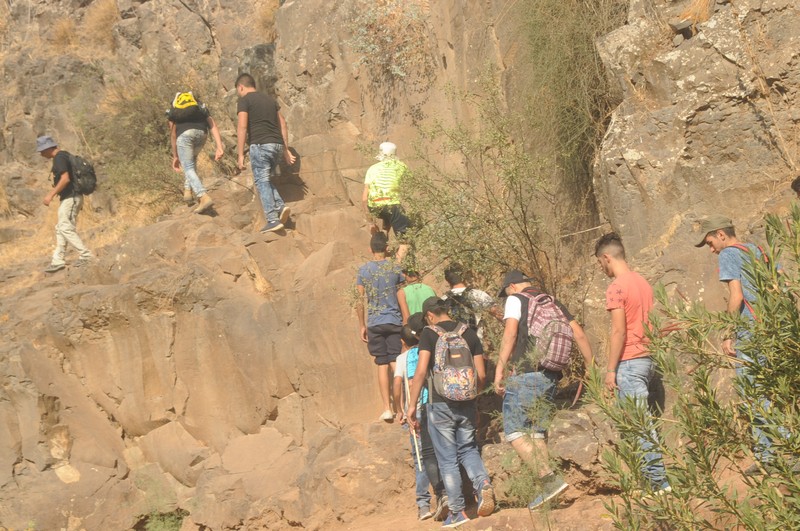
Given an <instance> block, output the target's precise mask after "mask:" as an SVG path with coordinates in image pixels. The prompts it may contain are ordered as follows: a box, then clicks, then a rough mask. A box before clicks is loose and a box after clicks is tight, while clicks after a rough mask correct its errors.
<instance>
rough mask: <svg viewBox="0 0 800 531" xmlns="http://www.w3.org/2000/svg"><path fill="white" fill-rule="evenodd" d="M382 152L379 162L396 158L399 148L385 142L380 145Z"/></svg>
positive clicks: (379, 154) (379, 155)
mask: <svg viewBox="0 0 800 531" xmlns="http://www.w3.org/2000/svg"><path fill="white" fill-rule="evenodd" d="M379 149H380V152H379V153H378V160H384V159H387V158H389V157H394V156H395V153H397V146H395V145H394V144H393V143H391V142H383V143H382V144H381V145H380V148H379Z"/></svg>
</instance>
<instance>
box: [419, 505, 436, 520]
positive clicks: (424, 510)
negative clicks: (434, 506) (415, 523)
mask: <svg viewBox="0 0 800 531" xmlns="http://www.w3.org/2000/svg"><path fill="white" fill-rule="evenodd" d="M431 517H433V513H432V512H431V508H430V507H428V506H427V505H423V506H422V507H420V508H419V519H420V521H422V520H427V519H428V518H431Z"/></svg>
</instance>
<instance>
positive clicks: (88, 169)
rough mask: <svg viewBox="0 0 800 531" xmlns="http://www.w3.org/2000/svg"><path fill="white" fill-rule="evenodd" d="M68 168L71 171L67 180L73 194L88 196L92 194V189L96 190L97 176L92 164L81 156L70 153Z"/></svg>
mask: <svg viewBox="0 0 800 531" xmlns="http://www.w3.org/2000/svg"><path fill="white" fill-rule="evenodd" d="M69 166H70V169H71V170H72V171H71V172H70V176H69V178H70V181H72V189H73V190H75V193H78V194H81V195H89V194H91V193H92V192H94V189H95V188H97V174H95V172H94V166H92V163H91V162H89V161H88V160H86V159H84V158H83V157H81V156H78V155H73V154H72V153H70V154H69Z"/></svg>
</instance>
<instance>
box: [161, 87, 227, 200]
mask: <svg viewBox="0 0 800 531" xmlns="http://www.w3.org/2000/svg"><path fill="white" fill-rule="evenodd" d="M167 119H168V120H169V136H170V143H171V144H172V169H174V170H175V171H176V172H180V171H181V170H183V175H184V181H183V200H184V201H185V202H186V204H187V205H191V204H192V199H193V196H194V197H196V198H197V201H198V205H197V207H196V208H195V209H194V212H195V213H196V214H200V213H201V212H205V211H206V210H208V209H209V208H211V206H212V205H213V204H214V202H213V201H212V200H211V196H209V195H208V192H206V189H205V187H204V186H203V182H202V181H201V180H200V177H199V176H198V175H197V170H196V165H197V155H199V154H200V150H202V149H203V146H204V145H205V143H206V138H207V137H208V132H209V131H210V132H211V136H212V137H213V138H214V142H215V143H216V145H217V149H216V151H215V153H214V160H219V159H221V158H222V155H223V154H224V153H225V148H224V146H223V144H222V137H221V136H220V134H219V129H218V128H217V124H216V122H214V119H213V118H212V117H211V113H210V112H209V110H208V107H206V106H205V105H204V104H201V103H200V102H199V101H198V98H196V97H195V96H194V94H192V93H191V92H178V93H176V94H175V98H174V99H173V100H172V105H171V106H170V108H169V109H168V110H167Z"/></svg>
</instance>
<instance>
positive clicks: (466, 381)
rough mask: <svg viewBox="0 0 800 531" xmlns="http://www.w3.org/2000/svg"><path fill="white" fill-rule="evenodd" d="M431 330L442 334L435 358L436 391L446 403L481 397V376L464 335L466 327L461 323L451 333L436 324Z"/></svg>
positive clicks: (438, 341)
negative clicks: (479, 387) (479, 379)
mask: <svg viewBox="0 0 800 531" xmlns="http://www.w3.org/2000/svg"><path fill="white" fill-rule="evenodd" d="M428 328H430V329H432V330H433V331H434V332H436V333H437V334H439V339H437V340H436V348H435V352H434V355H433V378H431V380H432V381H433V387H434V389H436V392H437V393H438V394H439V396H441V397H443V398H446V399H447V400H453V401H456V402H465V401H467V400H474V399H475V398H476V397H477V396H478V374H477V372H476V371H475V362H474V361H473V359H472V351H471V350H470V349H469V345H467V342H466V341H465V340H464V337H463V335H462V334H463V333H464V331H465V330H467V325H465V324H464V323H458V326H457V327H456V328H455V329H454V330H453V331H452V332H447V331H445V330H444V329H443V328H441V327H439V326H436V325H432V326H429V327H428Z"/></svg>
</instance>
